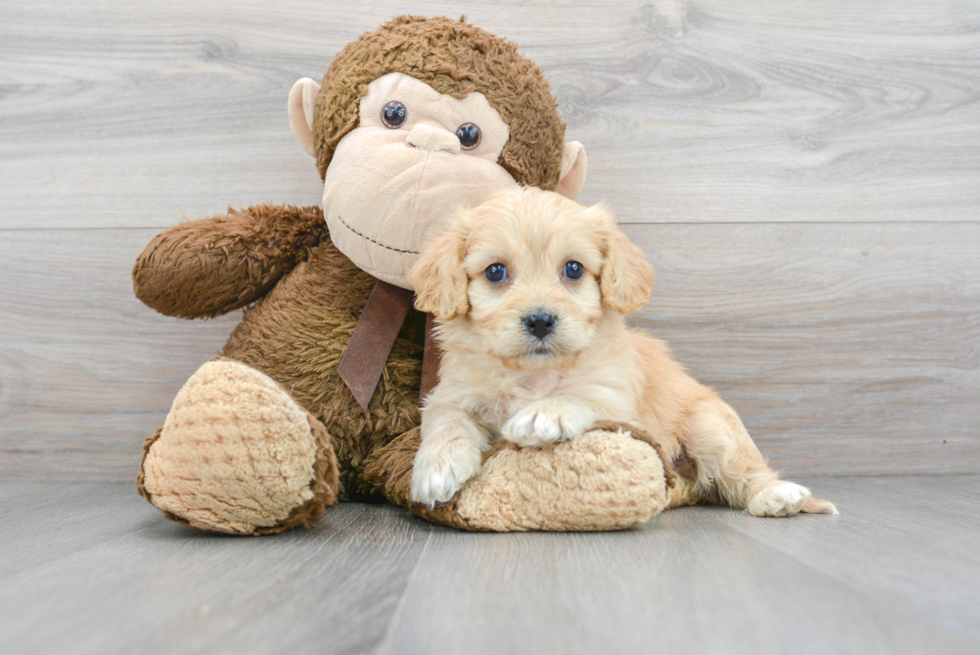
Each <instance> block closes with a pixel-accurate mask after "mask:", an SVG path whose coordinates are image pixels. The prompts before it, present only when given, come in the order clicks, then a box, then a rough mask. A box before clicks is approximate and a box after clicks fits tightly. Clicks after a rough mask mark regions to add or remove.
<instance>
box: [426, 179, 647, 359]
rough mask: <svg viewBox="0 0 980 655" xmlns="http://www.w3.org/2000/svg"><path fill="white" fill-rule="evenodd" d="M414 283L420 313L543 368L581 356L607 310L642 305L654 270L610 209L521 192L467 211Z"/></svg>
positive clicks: (498, 353) (493, 349)
mask: <svg viewBox="0 0 980 655" xmlns="http://www.w3.org/2000/svg"><path fill="white" fill-rule="evenodd" d="M411 280H412V283H413V285H414V286H415V289H416V293H417V296H418V298H417V300H416V306H417V307H418V308H419V309H420V310H422V311H429V312H432V313H433V314H435V316H436V318H438V319H440V320H442V321H443V322H447V321H452V323H453V324H454V325H458V326H459V327H461V328H463V329H465V330H467V331H468V332H469V333H471V334H472V335H473V336H475V337H477V338H478V339H479V340H480V342H481V343H482V345H483V346H484V348H485V349H486V350H487V351H488V352H489V353H491V354H493V355H494V356H496V357H499V358H501V359H502V360H504V362H505V363H506V364H507V365H508V366H511V367H514V368H520V369H524V370H536V369H541V368H550V367H557V366H561V365H562V364H563V363H564V362H565V361H567V360H569V359H574V357H575V355H577V354H578V353H579V352H581V351H582V350H584V349H585V348H586V347H588V345H589V344H590V342H591V341H592V339H593V338H594V337H595V335H596V331H597V329H598V326H599V325H600V323H601V322H602V320H603V318H604V316H606V315H607V313H608V312H610V311H612V312H618V313H622V314H627V313H631V312H635V311H636V310H638V309H639V308H640V307H642V306H643V305H644V304H645V303H646V301H647V300H648V299H649V297H650V291H651V285H652V284H653V269H652V268H651V266H650V265H649V263H647V261H646V258H645V257H644V255H643V252H642V251H641V250H640V249H639V248H637V247H636V246H635V245H633V244H632V243H631V242H630V241H629V240H628V239H627V238H626V237H625V235H623V233H622V232H620V230H619V228H618V227H616V224H615V221H614V219H613V216H612V215H611V214H610V213H609V212H607V211H606V210H604V209H602V208H601V207H598V206H596V207H583V206H581V205H579V204H577V203H575V202H573V201H571V200H568V199H566V198H564V197H562V196H560V195H558V194H557V193H551V192H546V191H540V190H538V189H520V190H516V191H508V192H505V193H501V194H497V195H495V196H492V197H491V198H489V199H488V200H487V201H486V202H485V203H484V204H482V205H480V206H479V207H477V208H475V209H473V210H470V211H465V212H463V213H462V214H461V215H460V216H459V218H458V220H457V221H456V222H455V223H454V224H453V225H452V226H451V227H450V229H449V231H448V232H447V233H446V234H444V235H443V236H442V237H441V238H440V239H439V240H438V241H436V242H435V243H433V244H432V246H431V247H430V248H429V249H427V250H426V251H425V252H424V253H423V254H422V257H421V258H420V260H419V262H418V264H417V265H416V266H415V268H414V269H413V271H412V274H411Z"/></svg>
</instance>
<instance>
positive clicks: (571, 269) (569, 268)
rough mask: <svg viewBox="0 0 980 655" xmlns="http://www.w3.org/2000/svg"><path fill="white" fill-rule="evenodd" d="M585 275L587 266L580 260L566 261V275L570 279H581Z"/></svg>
mask: <svg viewBox="0 0 980 655" xmlns="http://www.w3.org/2000/svg"><path fill="white" fill-rule="evenodd" d="M583 275H585V267H584V266H582V265H581V264H579V263H578V262H566V263H565V277H566V278H568V279H569V280H580V279H582V276H583Z"/></svg>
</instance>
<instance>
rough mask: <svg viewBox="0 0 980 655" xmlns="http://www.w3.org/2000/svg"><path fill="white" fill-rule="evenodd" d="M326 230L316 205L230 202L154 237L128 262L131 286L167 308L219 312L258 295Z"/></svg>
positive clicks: (190, 313)
mask: <svg viewBox="0 0 980 655" xmlns="http://www.w3.org/2000/svg"><path fill="white" fill-rule="evenodd" d="M326 236H327V226H326V223H325V222H324V220H323V212H322V211H321V209H320V208H319V207H293V206H276V205H258V206H255V207H249V208H248V209H240V210H234V209H229V210H228V214H227V215H226V216H214V217H212V218H206V219H203V220H198V221H188V222H186V223H181V224H180V225H177V226H175V227H173V228H171V229H169V230H167V231H166V232H163V233H161V234H158V235H157V236H156V237H154V238H153V240H152V241H150V243H149V245H147V247H146V249H145V250H144V251H143V253H142V254H141V255H140V256H139V258H137V260H136V266H134V267H133V290H134V291H135V292H136V297H137V298H139V299H140V300H141V301H143V302H144V303H145V304H146V305H148V306H149V307H152V308H153V309H155V310H157V311H158V312H160V313H161V314H166V315H167V316H176V317H178V318H210V317H213V316H218V315H220V314H224V313H227V312H230V311H232V310H233V309H238V308H239V307H244V306H245V305H247V304H249V303H251V302H255V301H256V300H258V299H259V298H261V297H262V296H263V295H264V294H265V293H266V292H267V291H269V289H271V288H272V287H273V285H275V283H276V282H278V281H279V279H280V278H281V277H282V276H283V275H285V274H286V273H288V272H289V271H290V270H292V268H293V267H294V266H296V264H297V263H299V262H300V261H301V260H303V259H305V258H306V256H307V253H308V252H309V250H310V248H313V247H315V246H316V245H317V244H319V243H320V241H321V240H322V239H324V238H325V237H326Z"/></svg>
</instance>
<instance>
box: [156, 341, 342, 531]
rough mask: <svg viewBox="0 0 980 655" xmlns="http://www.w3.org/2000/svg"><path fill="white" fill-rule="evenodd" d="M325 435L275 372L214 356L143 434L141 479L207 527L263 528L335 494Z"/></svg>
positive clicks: (176, 512)
mask: <svg viewBox="0 0 980 655" xmlns="http://www.w3.org/2000/svg"><path fill="white" fill-rule="evenodd" d="M338 480H339V471H338V466H337V460H336V458H335V456H334V452H333V447H332V446H331V443H330V438H329V435H328V434H327V431H326V428H324V426H323V424H321V423H320V422H319V421H317V420H316V419H315V418H313V417H312V416H310V415H309V414H308V413H307V412H306V411H305V410H304V409H303V408H302V407H300V406H299V405H298V404H296V402H295V401H294V400H293V399H292V398H291V397H290V396H289V394H288V393H286V391H285V390H283V388H282V387H280V386H279V385H278V384H277V383H276V382H275V381H274V380H273V379H272V378H270V377H269V376H267V375H265V374H264V373H260V372H259V371H256V370H255V369H253V368H251V367H249V366H246V365H245V364H242V363H240V362H235V361H231V360H226V359H216V360H212V361H210V362H208V363H206V364H205V365H204V366H202V367H201V368H200V369H198V370H197V372H196V373H194V375H193V376H191V378H190V379H189V380H188V381H187V383H186V384H184V387H183V388H182V389H181V390H180V392H179V393H178V394H177V397H176V398H175V399H174V403H173V407H172V408H171V409H170V413H169V414H168V415H167V418H166V420H165V421H164V424H163V427H162V428H161V429H160V430H158V431H157V433H156V434H155V435H153V436H152V437H150V438H149V439H147V442H146V444H145V445H144V454H143V465H142V469H141V471H140V477H139V481H138V486H139V490H140V493H141V494H143V495H144V496H145V497H146V499H147V500H149V501H150V502H151V503H153V505H155V506H156V507H158V508H159V509H161V510H163V511H164V512H165V513H166V514H167V516H168V517H169V518H172V519H174V520H177V521H179V522H181V523H186V524H189V525H191V526H194V527H196V528H200V529H202V530H208V531H213V532H227V533H232V534H267V533H271V532H279V531H281V530H285V529H287V528H290V527H293V526H296V525H301V524H302V525H306V524H308V523H309V522H310V521H311V520H313V519H315V518H318V517H320V516H322V515H323V512H324V508H325V507H326V505H332V504H334V503H336V502H337V493H338V486H339V484H338Z"/></svg>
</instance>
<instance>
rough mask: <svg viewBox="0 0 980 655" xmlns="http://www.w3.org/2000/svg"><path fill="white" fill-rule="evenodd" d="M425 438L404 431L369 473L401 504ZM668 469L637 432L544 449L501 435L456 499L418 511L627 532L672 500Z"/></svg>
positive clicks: (601, 434) (442, 519) (490, 525)
mask: <svg viewBox="0 0 980 655" xmlns="http://www.w3.org/2000/svg"><path fill="white" fill-rule="evenodd" d="M418 444H419V437H418V431H417V430H413V431H411V432H408V433H406V434H404V435H401V436H400V437H398V439H396V440H395V441H394V442H392V443H391V444H389V446H387V447H386V449H385V452H384V453H382V454H380V455H379V456H378V458H377V459H375V460H374V461H373V462H372V463H371V464H369V466H368V469H367V470H366V472H365V473H366V476H367V477H368V478H369V479H371V478H373V480H375V481H376V483H377V484H378V488H379V490H383V491H384V492H385V493H386V495H387V496H388V497H389V498H391V499H392V500H393V501H395V502H397V503H399V504H404V505H409V504H410V501H409V499H408V489H409V485H410V480H411V462H412V458H414V453H415V451H416V450H417V449H418ZM668 475H671V474H669V473H665V471H664V466H663V463H662V461H661V459H660V455H659V452H658V450H656V449H655V448H654V447H652V446H651V445H650V444H649V443H647V442H645V441H641V440H640V439H639V438H634V437H633V436H632V435H631V433H630V432H629V430H621V429H618V428H616V429H608V430H606V429H603V430H593V431H591V432H588V433H586V434H584V435H582V436H580V437H576V438H574V439H571V440H569V441H566V442H564V443H560V444H557V445H549V446H544V447H540V448H518V447H517V446H515V445H514V444H511V443H509V442H506V441H498V442H497V443H495V444H494V446H493V448H491V449H490V451H488V453H487V454H486V455H485V456H484V461H483V467H482V468H481V469H480V472H479V473H478V474H477V476H476V477H475V478H473V479H472V480H470V481H469V482H468V483H467V484H466V485H464V487H463V488H462V490H460V492H459V493H458V494H457V495H456V497H455V498H454V499H453V500H452V501H450V502H449V503H448V504H446V505H443V506H440V507H436V508H435V509H429V508H427V507H424V506H421V505H411V509H412V511H413V512H414V513H416V514H418V515H419V516H422V517H424V518H427V519H429V520H431V521H434V522H436V523H442V524H443V525H449V526H452V527H457V528H463V529H466V530H482V531H493V532H512V531H527V530H553V531H591V530H621V529H624V528H629V527H632V526H635V525H638V524H641V523H645V522H646V521H648V520H649V519H650V518H651V517H653V516H655V515H656V514H659V513H660V511H661V510H663V509H664V508H665V507H666V506H667V503H668V494H667V486H668V485H667V477H668Z"/></svg>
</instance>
